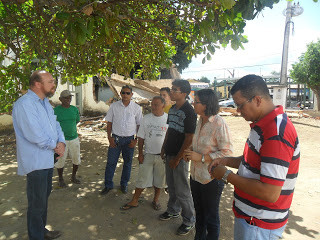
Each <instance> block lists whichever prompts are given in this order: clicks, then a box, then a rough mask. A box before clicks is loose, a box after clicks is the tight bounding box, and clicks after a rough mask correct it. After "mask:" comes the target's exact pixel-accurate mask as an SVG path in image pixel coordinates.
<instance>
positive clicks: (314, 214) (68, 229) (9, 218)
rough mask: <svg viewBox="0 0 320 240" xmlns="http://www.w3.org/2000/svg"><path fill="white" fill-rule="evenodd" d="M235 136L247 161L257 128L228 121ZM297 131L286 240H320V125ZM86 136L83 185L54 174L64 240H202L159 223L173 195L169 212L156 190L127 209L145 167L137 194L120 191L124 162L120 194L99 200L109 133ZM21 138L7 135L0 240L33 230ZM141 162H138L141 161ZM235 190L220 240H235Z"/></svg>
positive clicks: (2, 148) (307, 122)
mask: <svg viewBox="0 0 320 240" xmlns="http://www.w3.org/2000/svg"><path fill="white" fill-rule="evenodd" d="M224 118H225V119H226V121H227V123H228V125H229V127H230V129H231V133H232V138H233V142H234V149H235V155H236V156H237V155H240V154H241V153H242V150H243V146H244V143H245V141H246V138H247V135H248V132H249V125H248V123H247V122H246V121H245V120H243V118H241V117H224ZM292 121H293V122H294V125H295V127H296V129H297V132H298V135H299V139H300V148H301V162H300V171H299V177H298V182H297V185H296V189H295V193H294V198H293V203H292V206H291V209H290V217H289V223H288V225H287V227H286V230H285V232H284V239H287V240H304V239H306V240H307V239H320V204H319V199H320V187H319V186H320V177H319V170H320V157H319V155H320V150H319V148H320V140H319V136H320V120H315V119H311V118H309V119H307V118H301V119H292ZM79 132H80V134H81V155H82V164H81V166H80V168H79V175H80V176H81V180H82V183H81V184H80V185H76V184H72V183H71V182H70V176H71V170H72V169H71V166H72V164H71V162H70V161H68V163H67V165H66V169H65V179H66V180H67V183H68V187H67V188H59V187H58V185H57V180H58V177H57V173H56V171H55V172H54V177H53V191H52V193H51V196H50V198H49V209H48V227H49V228H51V229H54V230H61V231H62V236H61V237H60V238H59V239H61V240H89V239H101V240H103V239H113V240H136V239H141V240H146V239H154V240H160V239H161V240H162V239H167V240H169V239H188V240H191V239H193V237H194V230H193V231H192V233H190V234H189V235H187V236H184V237H179V236H177V235H175V231H176V229H177V228H178V227H179V225H180V224H181V219H180V218H178V219H173V220H170V221H169V222H165V221H159V220H158V215H159V214H161V213H162V212H163V211H165V209H166V203H167V200H168V195H166V194H165V193H164V192H162V193H161V199H160V203H161V205H162V210H160V211H156V210H154V209H152V207H151V202H152V196H153V190H152V189H146V190H145V192H144V193H143V194H142V196H141V198H140V205H139V207H138V208H135V209H131V210H128V211H122V210H120V206H121V205H123V204H125V203H126V202H128V201H129V200H130V199H131V197H132V194H131V192H132V191H133V190H134V188H135V179H136V176H137V170H138V161H137V159H136V158H135V159H134V160H133V166H132V175H131V182H130V183H129V193H128V194H122V193H121V192H120V190H119V182H120V175H121V170H122V162H121V161H120V162H119V164H118V168H117V170H116V173H115V177H114V182H115V189H114V190H112V191H111V192H110V193H108V194H107V195H106V196H102V197H101V196H99V191H100V190H101V189H102V188H103V181H104V170H105V165H106V158H107V147H108V140H107V135H106V132H105V131H92V130H90V129H86V128H81V129H79ZM15 152H16V151H15V139H14V134H13V133H6V134H2V135H1V136H0V240H3V239H19V240H20V239H27V224H26V211H27V199H26V190H25V188H26V177H21V176H18V175H17V174H16V171H17V164H16V155H15ZM135 156H136V157H137V155H135ZM232 200H233V188H232V186H230V185H228V186H227V187H226V188H225V189H224V191H223V194H222V198H221V203H220V218H221V234H220V239H225V240H230V239H233V213H232V209H231V205H232Z"/></svg>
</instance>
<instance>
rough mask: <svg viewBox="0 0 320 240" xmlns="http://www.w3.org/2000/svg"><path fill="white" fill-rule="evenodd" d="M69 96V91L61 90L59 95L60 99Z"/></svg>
mask: <svg viewBox="0 0 320 240" xmlns="http://www.w3.org/2000/svg"><path fill="white" fill-rule="evenodd" d="M69 96H73V95H72V94H71V92H70V91H69V90H63V91H62V92H61V93H60V97H62V98H63V97H69Z"/></svg>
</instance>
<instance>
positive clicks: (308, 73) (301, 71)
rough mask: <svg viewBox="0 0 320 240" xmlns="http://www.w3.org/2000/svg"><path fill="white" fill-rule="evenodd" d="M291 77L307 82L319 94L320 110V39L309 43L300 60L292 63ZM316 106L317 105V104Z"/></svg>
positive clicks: (318, 103)
mask: <svg viewBox="0 0 320 240" xmlns="http://www.w3.org/2000/svg"><path fill="white" fill-rule="evenodd" d="M290 77H291V78H292V79H293V80H294V81H295V82H297V83H305V84H307V86H308V87H309V88H311V89H312V91H313V92H314V94H316V96H317V100H318V102H317V103H314V105H315V104H317V106H318V111H319V110H320V39H318V41H317V42H315V43H314V42H311V43H309V44H308V45H307V51H306V52H305V53H303V54H302V55H301V56H300V57H299V62H297V63H295V64H292V70H290ZM315 106H316V105H315Z"/></svg>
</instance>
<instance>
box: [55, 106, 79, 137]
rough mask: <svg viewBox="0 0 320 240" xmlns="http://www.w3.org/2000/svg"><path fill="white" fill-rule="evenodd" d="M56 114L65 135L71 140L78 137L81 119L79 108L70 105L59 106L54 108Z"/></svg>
mask: <svg viewBox="0 0 320 240" xmlns="http://www.w3.org/2000/svg"><path fill="white" fill-rule="evenodd" d="M54 114H55V115H56V116H57V121H58V122H59V123H60V126H61V128H62V131H63V133H64V137H65V139H66V140H68V141H70V140H73V139H76V138H77V137H78V133H77V123H78V122H79V121H80V115H79V111H78V108H76V107H75V106H70V107H69V108H64V107H62V106H57V107H55V108H54Z"/></svg>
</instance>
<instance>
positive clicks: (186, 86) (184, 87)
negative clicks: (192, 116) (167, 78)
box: [172, 79, 191, 97]
mask: <svg viewBox="0 0 320 240" xmlns="http://www.w3.org/2000/svg"><path fill="white" fill-rule="evenodd" d="M172 85H174V86H177V87H179V88H180V91H181V92H182V93H186V94H187V96H188V95H189V94H190V92H191V86H190V83H189V82H188V81H187V80H183V79H176V80H174V81H173V82H172ZM187 96H186V97H187Z"/></svg>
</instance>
